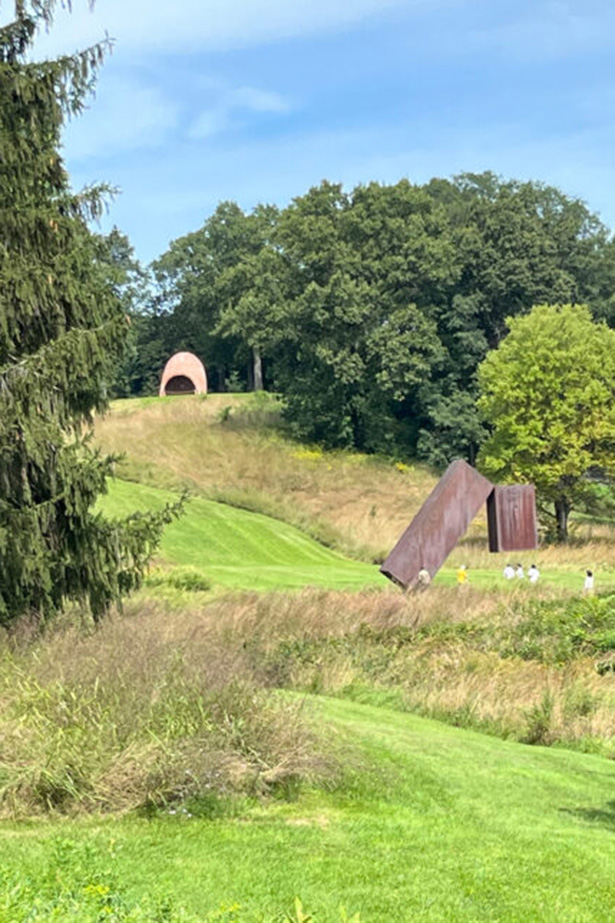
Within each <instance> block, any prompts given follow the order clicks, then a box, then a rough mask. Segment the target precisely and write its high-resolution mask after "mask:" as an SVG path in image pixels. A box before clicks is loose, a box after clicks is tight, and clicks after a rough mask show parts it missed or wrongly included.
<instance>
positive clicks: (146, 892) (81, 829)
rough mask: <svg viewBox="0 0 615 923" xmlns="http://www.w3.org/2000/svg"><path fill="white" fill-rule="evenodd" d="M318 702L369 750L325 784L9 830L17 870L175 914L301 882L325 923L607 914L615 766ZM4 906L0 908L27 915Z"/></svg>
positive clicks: (47, 883)
mask: <svg viewBox="0 0 615 923" xmlns="http://www.w3.org/2000/svg"><path fill="white" fill-rule="evenodd" d="M317 707H318V709H319V713H320V714H321V715H322V719H324V720H326V722H327V724H328V726H329V727H330V728H331V731H330V733H331V735H332V736H333V737H336V738H339V739H340V740H341V741H346V740H348V739H352V740H353V741H356V742H359V744H360V747H361V749H362V752H363V759H364V761H365V763H364V766H363V768H362V769H361V770H360V771H358V770H357V769H356V768H354V769H353V768H352V766H348V768H347V773H346V775H345V778H344V781H343V783H340V784H338V785H337V786H336V787H334V788H333V789H331V790H330V791H329V792H316V791H314V792H312V793H309V792H306V793H305V794H304V795H303V796H302V797H301V798H300V799H299V800H298V801H296V802H294V803H290V804H289V803H280V804H278V805H277V806H276V805H273V806H270V807H268V808H267V810H264V809H263V808H262V807H260V806H258V805H254V806H253V807H252V808H251V809H246V810H245V811H244V812H242V814H241V815H240V816H238V817H235V818H232V817H221V818H219V819H218V820H214V821H211V820H204V819H203V818H197V817H192V818H186V817H185V816H184V817H182V816H177V815H176V816H172V817H170V816H166V817H158V818H154V819H151V820H149V821H148V820H143V819H141V820H140V819H137V818H125V819H123V820H122V821H107V822H105V821H100V820H96V819H92V820H90V821H88V822H86V823H80V824H75V823H74V822H71V821H68V822H64V823H57V822H50V823H45V824H42V825H32V826H30V827H28V828H23V827H21V828H15V827H13V826H11V825H7V824H5V825H3V826H2V827H1V828H0V843H1V845H2V848H1V850H0V851H1V853H2V860H1V861H0V866H2V867H3V870H4V871H3V873H4V875H5V881H9V882H10V881H13V880H14V879H15V876H19V878H20V880H22V881H24V880H26V881H27V880H30V881H38V882H39V883H41V886H42V892H43V893H44V892H45V890H47V891H48V892H53V891H54V890H55V891H56V893H57V892H58V891H61V889H64V890H65V891H68V890H70V889H72V890H73V891H74V892H75V893H76V895H77V898H78V896H79V894H81V899H82V901H84V900H85V898H84V896H83V889H84V888H86V887H89V888H90V889H92V888H96V887H110V886H111V885H112V886H113V888H114V889H116V892H117V893H118V894H120V895H121V896H122V900H124V901H125V903H126V905H127V906H130V905H131V904H133V905H134V903H135V902H137V901H142V900H147V901H148V902H151V903H152V905H153V904H154V902H156V901H160V900H163V899H164V900H166V901H167V903H168V905H169V906H171V907H175V909H176V910H175V912H176V913H177V917H171V916H170V914H169V915H168V916H167V917H166V918H167V919H169V918H171V919H173V918H180V917H179V908H180V907H183V908H185V911H186V914H187V915H190V916H189V918H191V919H194V918H196V919H200V920H213V919H216V920H226V921H230V920H236V921H240V923H255V921H276V920H277V921H282V920H284V919H287V917H286V916H285V914H286V913H289V914H291V913H292V908H293V904H294V898H295V896H296V895H297V894H299V895H300V896H301V900H302V902H303V906H304V908H305V910H306V911H309V912H310V913H312V914H313V915H314V919H315V921H322V923H327V921H334V920H339V919H340V905H344V906H345V908H346V910H347V912H348V913H356V912H359V913H360V918H361V921H362V923H370V921H378V923H384V921H387V923H389V921H390V923H393V921H399V923H406V921H408V920H411V919H425V920H453V919H454V920H494V919H497V920H507V921H508V920H510V921H513V920H515V921H521V920H528V919H536V920H538V919H540V920H546V921H562V920H564V921H567V920H570V921H572V920H575V921H584V920H587V921H590V920H608V919H610V918H611V915H612V901H613V884H612V881H613V876H614V873H615V838H614V837H613V833H614V832H615V819H614V811H613V790H614V789H615V766H613V764H612V763H610V762H608V761H606V760H603V759H600V758H598V757H591V756H586V755H581V754H574V753H568V752H563V751H553V750H545V749H540V748H529V747H528V748H526V747H520V746H519V745H515V744H510V743H506V742H502V741H499V740H496V739H492V738H489V737H485V736H482V735H477V734H474V733H472V732H468V731H462V730H458V729H455V728H450V727H446V726H443V725H441V724H438V723H435V722H432V721H428V720H425V719H420V718H417V717H414V716H409V715H404V714H396V713H394V712H391V711H388V710H386V709H382V708H373V707H369V706H365V705H359V704H356V703H349V702H343V701H332V700H324V699H320V700H319V701H318V705H317ZM368 767H370V768H368ZM86 859H87V861H86ZM39 893H41V892H40V891H39ZM2 900H4V908H5V909H4V910H3V911H1V912H0V920H9V919H14V920H22V919H25V914H24V915H22V916H20V915H19V913H18V912H17V913H16V912H14V911H8V910H7V909H6V908H7V907H10V901H11V900H13V902H14V903H17V901H16V900H15V898H11V895H10V893H9V895H8V898H7V892H6V891H5V895H4V897H3V898H2V899H0V908H2V907H3V904H2V902H1V901H2ZM17 906H18V909H19V905H18V903H17ZM231 907H233V908H234V909H233V910H232V911H228V910H227V909H223V908H231ZM11 912H12V913H13V916H10V913H11ZM2 913H4V916H2ZM66 918H68V919H72V918H73V917H66ZM74 918H77V917H76V916H75V917H74ZM145 918H146V919H148V917H145ZM159 918H160V919H163V918H164V917H162V916H160V917H159ZM83 919H89V918H86V917H83ZM92 919H95V917H92ZM149 919H157V917H154V916H151V917H149Z"/></svg>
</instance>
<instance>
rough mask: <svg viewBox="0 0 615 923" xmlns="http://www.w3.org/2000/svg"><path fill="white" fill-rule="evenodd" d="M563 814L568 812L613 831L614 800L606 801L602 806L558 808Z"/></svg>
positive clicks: (614, 821)
mask: <svg viewBox="0 0 615 923" xmlns="http://www.w3.org/2000/svg"><path fill="white" fill-rule="evenodd" d="M560 811H561V812H562V813H563V814H570V815H572V816H573V817H576V818H578V819H579V820H585V821H587V822H588V823H591V824H599V825H600V826H601V827H604V828H605V829H606V830H610V831H612V832H613V833H615V801H607V802H606V804H605V806H604V807H602V808H560Z"/></svg>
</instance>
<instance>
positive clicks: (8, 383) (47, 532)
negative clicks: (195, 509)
mask: <svg viewBox="0 0 615 923" xmlns="http://www.w3.org/2000/svg"><path fill="white" fill-rule="evenodd" d="M55 5H56V4H55V0H30V2H28V0H17V2H16V3H15V21H14V22H13V23H11V24H10V25H7V26H5V27H4V28H2V29H0V622H4V623H7V622H10V621H11V620H13V619H15V618H16V617H18V616H19V615H21V614H23V613H26V612H34V613H37V614H38V615H40V616H42V617H48V616H50V615H52V614H53V613H54V612H56V611H57V610H58V609H59V608H61V607H62V605H63V604H64V603H65V602H66V601H67V600H84V601H87V602H89V604H90V606H91V610H92V613H93V614H94V616H95V617H99V616H100V615H101V614H102V613H103V612H104V611H105V609H106V608H107V607H108V606H109V605H110V604H111V603H112V602H114V601H118V600H119V599H120V598H121V596H122V594H123V593H125V592H127V591H129V590H130V589H132V588H133V587H135V586H136V585H138V583H139V580H140V575H141V572H142V570H143V567H144V565H145V563H146V561H147V559H148V556H149V554H150V553H151V551H152V550H153V548H154V547H155V545H156V542H157V540H158V538H159V536H160V532H161V529H162V527H163V525H164V522H165V521H168V519H169V517H170V516H171V515H172V510H170V509H167V510H164V511H163V512H162V513H160V514H157V515H155V516H150V517H144V516H134V517H130V518H129V519H127V520H125V521H122V522H115V523H110V522H107V521H105V520H104V519H103V518H102V517H101V516H100V515H98V514H96V513H95V512H94V511H93V505H94V503H95V501H96V498H97V497H98V496H99V495H100V494H101V493H102V492H104V490H105V479H106V477H107V475H108V474H109V473H110V469H111V466H112V462H113V460H112V459H110V458H103V457H101V456H100V455H99V454H98V453H97V452H96V451H95V450H94V449H93V448H92V447H91V446H90V444H89V423H90V421H91V415H92V413H93V412H95V411H100V410H102V409H104V407H105V405H106V398H107V395H106V382H107V381H108V380H109V379H110V377H111V376H112V373H113V369H114V367H115V366H117V363H118V361H119V358H120V356H121V353H122V348H123V343H124V340H125V336H126V328H127V321H126V318H125V316H124V313H123V311H122V307H121V304H120V302H119V301H118V299H117V297H116V295H115V294H114V291H113V287H112V286H111V285H109V281H108V275H107V274H106V273H105V271H104V267H103V266H101V264H100V261H98V262H97V260H96V247H95V240H94V238H93V235H92V234H91V233H90V231H89V230H88V226H87V221H88V219H90V218H91V217H92V216H96V215H97V214H99V212H100V210H101V208H102V207H103V200H104V196H105V193H106V192H107V191H108V190H106V189H105V188H104V187H97V188H90V189H87V190H85V191H83V192H82V193H80V194H75V193H73V192H72V191H71V188H70V185H69V178H68V175H67V173H66V171H65V169H64V166H63V163H62V159H61V157H60V154H59V150H58V149H59V145H60V136H61V130H62V126H63V123H64V121H65V120H66V118H67V117H70V116H73V115H76V114H78V113H79V111H80V109H81V108H82V106H83V103H84V100H85V98H86V97H87V95H88V93H89V92H90V91H91V89H92V86H93V80H94V77H95V74H96V70H97V68H98V66H99V65H100V63H101V61H102V59H103V56H104V53H105V50H106V43H103V44H101V45H98V46H96V47H93V48H90V49H88V50H86V51H84V52H83V53H80V54H77V55H74V56H69V57H62V58H59V59H57V60H54V61H43V62H39V63H33V62H32V61H30V60H29V57H28V53H29V52H30V50H31V46H32V43H33V39H34V37H35V35H36V32H37V29H38V28H39V27H41V26H46V25H48V24H50V22H51V19H52V14H53V9H54V6H55Z"/></svg>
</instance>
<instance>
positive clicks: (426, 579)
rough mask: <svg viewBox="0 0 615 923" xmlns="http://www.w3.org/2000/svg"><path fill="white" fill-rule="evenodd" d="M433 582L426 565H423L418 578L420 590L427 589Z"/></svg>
mask: <svg viewBox="0 0 615 923" xmlns="http://www.w3.org/2000/svg"><path fill="white" fill-rule="evenodd" d="M430 583H431V574H430V573H429V571H428V570H427V568H426V567H421V569H420V571H419V572H418V575H417V578H416V586H417V589H419V590H426V589H427V587H428V586H429V584H430Z"/></svg>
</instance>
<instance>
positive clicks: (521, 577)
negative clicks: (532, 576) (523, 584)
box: [515, 564, 525, 580]
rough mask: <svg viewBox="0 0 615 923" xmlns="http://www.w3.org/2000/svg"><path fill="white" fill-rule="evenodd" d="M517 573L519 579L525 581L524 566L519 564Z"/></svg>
mask: <svg viewBox="0 0 615 923" xmlns="http://www.w3.org/2000/svg"><path fill="white" fill-rule="evenodd" d="M515 573H516V575H517V577H518V578H519V580H523V578H524V577H525V574H524V572H523V564H517V570H516V571H515Z"/></svg>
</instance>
